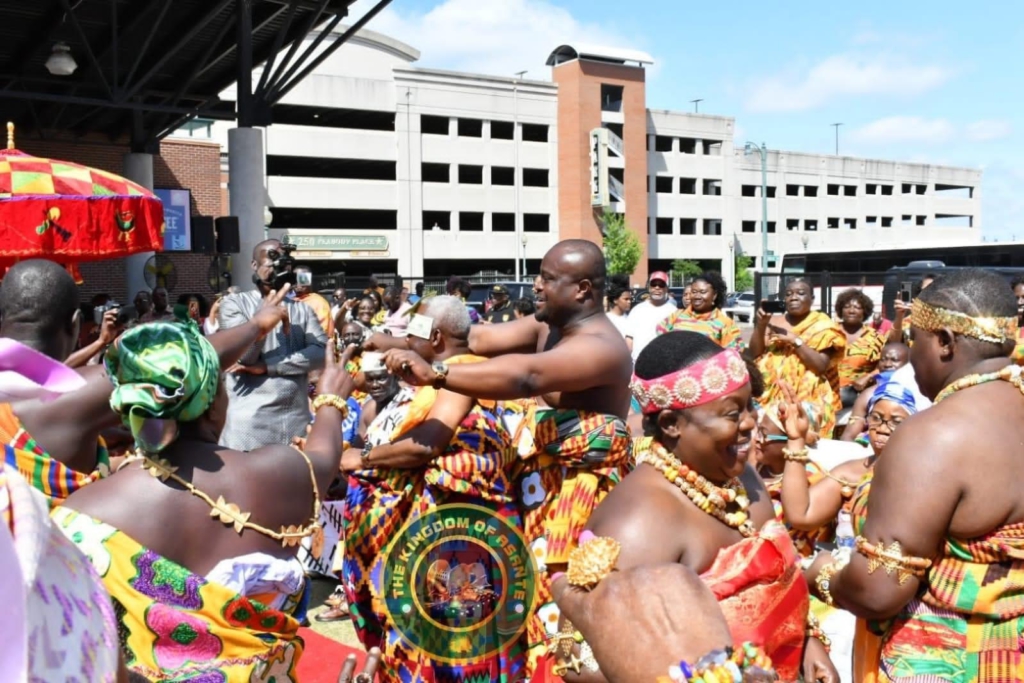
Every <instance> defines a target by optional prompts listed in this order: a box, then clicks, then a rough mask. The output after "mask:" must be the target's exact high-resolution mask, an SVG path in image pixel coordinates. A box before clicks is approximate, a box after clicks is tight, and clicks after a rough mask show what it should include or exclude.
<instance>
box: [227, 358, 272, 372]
mask: <svg viewBox="0 0 1024 683" xmlns="http://www.w3.org/2000/svg"><path fill="white" fill-rule="evenodd" d="M224 372H230V373H232V374H234V375H265V374H267V362H266V361H265V360H258V361H256V362H255V363H253V364H252V365H242V364H241V363H235V364H234V365H232V366H231V367H230V368H228V369H227V370H225V371H224Z"/></svg>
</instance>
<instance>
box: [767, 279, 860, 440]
mask: <svg viewBox="0 0 1024 683" xmlns="http://www.w3.org/2000/svg"><path fill="white" fill-rule="evenodd" d="M813 303H814V292H813V290H812V289H811V285H810V284H809V283H808V282H807V281H805V280H799V279H798V280H792V281H790V283H789V284H787V285H786V290H785V304H786V313H785V315H771V314H770V313H766V312H765V311H764V310H759V311H758V313H757V323H756V325H755V327H754V333H753V334H752V335H751V337H750V348H749V356H750V357H751V358H754V359H756V360H757V366H758V367H759V368H760V369H761V374H763V375H764V382H765V392H764V394H763V395H762V396H761V398H760V400H759V402H760V404H761V405H771V404H772V403H776V402H778V401H780V400H783V399H784V396H783V395H782V384H783V382H785V383H786V384H788V385H789V386H791V387H792V388H793V390H794V391H795V392H796V398H797V400H798V401H800V402H803V401H809V402H811V403H812V404H814V405H816V406H818V407H819V409H820V410H821V432H820V436H821V437H822V438H824V439H828V438H831V437H832V430H833V429H834V428H835V423H836V413H838V412H839V410H840V409H841V407H842V404H841V403H840V400H839V371H838V369H839V361H840V360H841V359H842V358H843V353H844V352H845V350H846V335H844V334H843V330H842V329H841V328H840V327H839V326H838V325H837V324H835V323H834V322H833V321H832V318H830V317H829V316H827V315H825V314H824V313H822V312H820V311H812V310H811V306H812V304H813Z"/></svg>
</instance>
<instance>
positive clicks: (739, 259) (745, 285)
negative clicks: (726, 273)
mask: <svg viewBox="0 0 1024 683" xmlns="http://www.w3.org/2000/svg"><path fill="white" fill-rule="evenodd" d="M753 262H754V260H753V259H752V258H750V257H749V256H743V255H742V254H737V255H736V278H735V285H734V287H735V291H737V292H749V291H751V290H752V289H754V276H753V275H751V274H750V270H749V268H750V266H751V264H753Z"/></svg>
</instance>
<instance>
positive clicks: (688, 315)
mask: <svg viewBox="0 0 1024 683" xmlns="http://www.w3.org/2000/svg"><path fill="white" fill-rule="evenodd" d="M686 290H687V292H689V296H687V297H685V298H684V302H685V303H684V307H683V308H680V309H678V310H677V311H675V312H674V313H673V314H672V315H670V316H669V317H668V318H666V319H665V320H664V321H663V322H661V323H659V324H658V334H665V333H666V332H682V331H690V332H700V333H701V334H703V335H704V336H705V337H708V338H709V339H710V340H711V341H713V342H715V343H716V344H718V345H719V346H721V347H722V348H724V349H739V348H742V347H743V338H742V335H741V334H740V328H739V326H738V325H737V324H736V323H735V322H733V319H732V318H730V317H729V316H728V315H726V314H725V313H724V312H723V311H722V308H724V307H725V297H726V294H727V293H728V292H727V289H726V285H725V280H723V279H722V276H721V275H719V274H718V273H716V272H714V271H709V272H706V273H701V274H700V275H699V276H698V277H697V278H696V279H695V280H694V281H693V282H692V283H691V284H690V286H689V287H687V288H686Z"/></svg>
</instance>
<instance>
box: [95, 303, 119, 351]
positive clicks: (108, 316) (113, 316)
mask: <svg viewBox="0 0 1024 683" xmlns="http://www.w3.org/2000/svg"><path fill="white" fill-rule="evenodd" d="M122 332H124V327H122V326H121V325H118V324H117V309H116V308H114V309H111V310H109V311H106V312H105V313H104V314H103V322H102V323H100V336H99V340H100V341H101V342H102V343H103V345H104V346H106V345H107V344H112V343H113V342H114V340H115V339H117V337H118V336H119V335H120V334H121V333H122Z"/></svg>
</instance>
